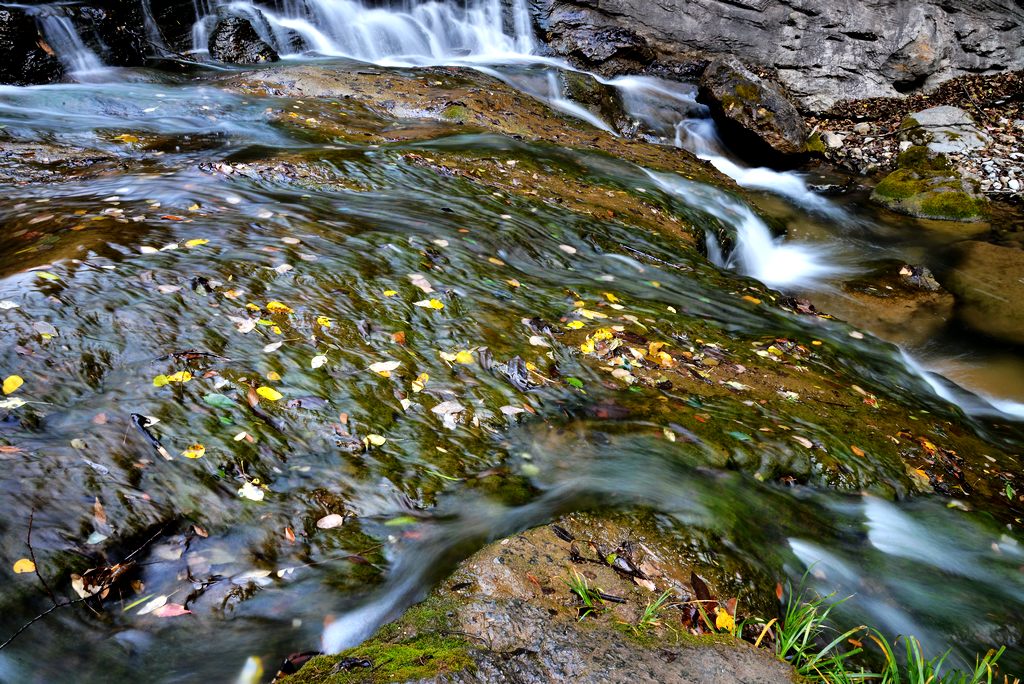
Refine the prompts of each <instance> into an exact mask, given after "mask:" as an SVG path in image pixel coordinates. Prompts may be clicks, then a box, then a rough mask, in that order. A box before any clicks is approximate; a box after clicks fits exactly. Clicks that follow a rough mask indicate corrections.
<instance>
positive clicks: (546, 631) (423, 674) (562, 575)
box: [282, 513, 795, 684]
mask: <svg viewBox="0 0 1024 684" xmlns="http://www.w3.org/2000/svg"><path fill="white" fill-rule="evenodd" d="M684 549H685V545H683V544H680V543H679V542H678V540H676V539H674V537H672V536H671V535H666V534H664V533H662V532H660V531H659V530H658V527H657V525H656V523H654V522H652V521H651V520H649V519H646V518H645V516H644V515H640V514H636V515H634V514H622V515H612V516H607V517H606V516H603V515H590V514H580V513H577V514H572V515H569V516H566V517H565V518H562V519H560V520H558V522H557V524H552V525H544V526H541V527H537V528H534V529H532V530H528V531H525V532H522V533H520V534H516V535H513V536H511V537H507V538H505V539H503V540H500V541H497V542H494V543H492V544H490V545H489V546H486V547H485V548H483V549H481V550H480V551H479V552H478V553H476V554H475V555H473V556H471V557H470V558H469V559H467V560H466V561H465V562H463V563H462V564H461V565H460V566H459V569H458V570H457V571H456V572H455V574H454V575H453V576H452V577H451V578H449V579H448V580H447V581H446V582H445V585H444V586H443V587H441V588H438V589H437V590H435V591H434V592H433V593H432V594H431V595H430V597H428V598H427V600H426V601H424V602H423V603H420V604H419V605H417V606H414V607H413V608H411V609H410V610H409V611H408V612H406V613H405V615H403V616H402V617H401V618H399V619H398V620H397V621H395V622H393V623H391V624H388V625H385V626H384V627H382V628H381V629H380V631H378V633H377V634H376V635H375V636H374V637H373V638H372V639H370V640H369V641H367V642H366V643H364V644H362V645H360V646H357V647H355V648H351V649H349V650H347V651H344V652H343V653H340V654H337V655H333V656H320V657H317V658H313V659H312V660H310V661H309V662H308V663H306V664H305V665H304V666H303V667H302V669H300V670H299V671H298V673H296V674H295V675H293V676H290V677H287V678H285V679H283V680H282V681H283V682H284V684H328V683H330V684H342V683H348V682H405V681H430V682H436V681H444V682H466V683H469V682H521V683H523V684H527V683H533V682H537V683H540V682H573V683H584V684H604V683H605V682H629V683H631V684H632V683H634V682H638V681H657V682H666V683H672V684H698V683H701V684H706V683H710V684H726V683H728V684H733V683H734V682H748V683H751V684H753V683H754V682H792V681H794V680H795V678H794V674H793V670H792V668H790V666H789V665H787V664H786V663H783V662H781V661H779V660H777V659H776V658H775V657H774V656H773V655H772V654H771V652H770V651H766V650H764V649H755V648H754V647H752V646H751V645H750V644H748V643H746V642H744V641H740V640H739V639H736V638H734V637H733V636H732V635H730V634H728V633H704V634H702V635H700V636H695V635H693V634H691V633H689V632H688V631H687V630H686V629H685V627H684V625H683V624H681V623H680V618H681V616H683V611H680V610H678V609H669V608H666V610H665V612H664V615H663V616H662V618H663V619H662V620H655V622H654V623H641V622H640V620H641V616H642V615H643V614H644V611H645V609H646V607H647V606H649V605H650V604H651V602H652V601H653V600H654V599H655V598H656V597H657V596H658V592H661V591H663V590H667V591H669V593H670V595H674V596H676V597H678V598H680V599H687V600H688V599H690V598H693V597H694V596H695V592H701V591H704V592H708V591H710V592H712V593H714V592H716V591H718V592H720V593H721V595H722V596H723V598H724V597H726V596H733V595H734V594H733V593H732V592H734V591H736V590H737V587H736V586H730V582H735V579H734V577H735V575H732V574H731V573H730V572H729V570H734V568H719V569H718V570H717V571H716V570H712V569H711V568H710V567H708V568H698V569H697V572H698V574H701V573H703V572H704V571H705V570H707V571H708V572H709V574H708V575H705V576H707V577H708V580H707V582H705V581H704V580H703V579H696V580H695V579H694V577H697V576H698V575H694V574H692V573H693V572H694V568H693V567H692V566H691V564H690V563H691V559H688V558H687V557H685V554H686V552H685V550H684ZM581 554H582V555H581ZM641 569H642V570H641ZM637 573H640V574H641V575H642V576H643V577H645V578H648V579H644V580H643V581H642V582H637V581H634V580H633V579H631V577H632V576H633V575H636V574H637ZM572 579H575V581H576V586H577V587H578V588H582V587H583V586H584V585H585V586H586V587H587V588H588V590H590V591H593V592H598V591H599V592H601V594H602V595H603V596H605V597H608V598H605V599H594V600H595V602H596V603H597V604H599V605H598V607H597V608H596V609H595V610H594V611H593V612H591V613H589V614H586V615H585V616H584V617H583V618H582V619H581V615H583V614H584V613H583V611H584V610H586V607H585V606H584V605H583V604H582V602H581V600H580V598H579V595H578V594H576V593H574V590H573V589H572V588H571V586H570V581H571V580H572ZM645 583H649V586H646V587H645V586H642V585H643V584H645ZM693 584H697V585H699V588H697V587H695V586H692V585H693ZM652 586H653V587H656V588H655V590H653V591H652V589H651V587H652ZM598 587H599V588H600V589H598ZM709 587H710V588H709ZM595 595H596V594H595ZM749 608H751V606H750V605H749V604H747V603H746V602H745V604H744V610H747V609H749ZM684 619H685V618H684ZM670 622H673V623H675V626H672V627H671V628H670V627H669V625H668V623H670ZM637 625H641V627H637Z"/></svg>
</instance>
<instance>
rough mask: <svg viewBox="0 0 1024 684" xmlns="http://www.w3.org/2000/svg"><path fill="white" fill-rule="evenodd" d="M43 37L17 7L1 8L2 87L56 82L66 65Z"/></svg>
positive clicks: (30, 19) (26, 15)
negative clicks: (54, 53) (3, 85)
mask: <svg viewBox="0 0 1024 684" xmlns="http://www.w3.org/2000/svg"><path fill="white" fill-rule="evenodd" d="M48 47H49V46H47V45H46V43H45V41H44V40H43V38H42V36H41V35H40V34H39V29H38V28H37V26H36V21H35V19H33V18H32V17H31V16H29V15H28V14H27V13H26V12H25V11H24V10H22V9H20V8H17V7H3V6H0V54H2V55H3V60H2V62H0V84H10V85H34V84H38V83H52V82H53V81H57V80H59V79H60V78H61V76H63V74H64V66H63V65H62V64H61V63H60V60H59V59H57V57H56V56H55V55H53V53H52V51H50V50H48Z"/></svg>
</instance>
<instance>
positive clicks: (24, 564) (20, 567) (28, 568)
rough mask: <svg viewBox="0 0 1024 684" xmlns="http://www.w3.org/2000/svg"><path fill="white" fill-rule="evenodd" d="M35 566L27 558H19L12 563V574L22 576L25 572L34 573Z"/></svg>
mask: <svg viewBox="0 0 1024 684" xmlns="http://www.w3.org/2000/svg"><path fill="white" fill-rule="evenodd" d="M35 571H36V564H35V563H33V562H32V561H30V560H29V559H28V558H19V559H18V560H16V561H14V572H15V573H16V574H19V575H20V574H22V573H25V572H35Z"/></svg>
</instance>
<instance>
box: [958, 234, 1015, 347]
mask: <svg viewBox="0 0 1024 684" xmlns="http://www.w3.org/2000/svg"><path fill="white" fill-rule="evenodd" d="M958 256H959V263H958V264H957V267H956V268H955V269H954V270H953V271H952V272H951V273H950V274H949V276H948V277H947V278H946V281H945V283H944V284H945V285H946V287H948V288H949V289H950V291H951V292H953V294H955V295H956V296H957V302H958V304H959V306H960V309H959V314H960V317H961V318H962V319H963V320H964V321H965V322H966V323H967V324H968V325H970V326H971V327H973V328H975V329H976V330H979V331H981V332H983V333H985V334H987V335H991V336H992V337H996V338H999V339H1002V340H1006V341H1008V342H1013V343H1016V344H1024V250H1021V249H1017V248H1014V247H1002V246H1000V245H993V244H990V243H988V242H977V241H970V242H965V243H964V244H963V245H962V246H961V247H960V249H959V250H958Z"/></svg>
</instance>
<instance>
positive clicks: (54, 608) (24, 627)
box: [0, 596, 92, 651]
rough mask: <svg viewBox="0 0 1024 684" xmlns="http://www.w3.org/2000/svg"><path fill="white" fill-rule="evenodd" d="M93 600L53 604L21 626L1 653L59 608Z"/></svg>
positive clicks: (4, 644) (85, 599) (76, 600)
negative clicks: (22, 634) (19, 636)
mask: <svg viewBox="0 0 1024 684" xmlns="http://www.w3.org/2000/svg"><path fill="white" fill-rule="evenodd" d="M91 598H92V596H83V597H82V598H77V599H75V600H74V601H65V602H64V603H54V604H53V605H52V606H50V607H49V608H48V609H46V610H45V611H43V612H42V613H40V614H39V615H36V616H35V617H34V618H32V619H31V620H29V621H28V622H26V623H25V624H23V625H22V626H21V627H20V628H19V629H18V631H17V632H15V633H14V634H12V635H11V636H10V638H8V639H7V641H5V642H4V643H2V644H0V651H2V650H3V649H4V648H5V647H6V646H7V645H8V644H9V643H11V642H12V641H14V640H15V639H17V638H18V635H20V634H21V633H22V632H24V631H25V630H26V629H28V628H29V627H31V626H32V625H34V624H35V623H36V622H39V621H40V620H42V619H43V618H44V617H46V616H47V615H49V614H50V613H52V612H53V611H55V610H57V609H58V608H63V607H64V606H73V605H75V604H76V603H81V602H82V601H87V600H89V599H91Z"/></svg>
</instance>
